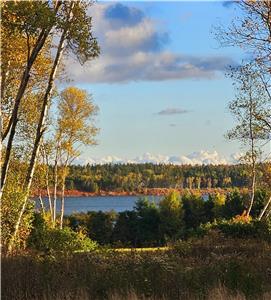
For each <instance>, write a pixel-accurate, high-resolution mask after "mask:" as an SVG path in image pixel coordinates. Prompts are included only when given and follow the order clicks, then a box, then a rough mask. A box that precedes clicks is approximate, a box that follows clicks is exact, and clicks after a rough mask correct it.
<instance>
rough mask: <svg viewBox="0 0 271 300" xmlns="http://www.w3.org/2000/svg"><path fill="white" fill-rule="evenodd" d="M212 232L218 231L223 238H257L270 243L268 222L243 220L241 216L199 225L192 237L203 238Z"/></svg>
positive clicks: (269, 225)
mask: <svg viewBox="0 0 271 300" xmlns="http://www.w3.org/2000/svg"><path fill="white" fill-rule="evenodd" d="M212 230H218V231H219V232H220V233H222V234H224V235H225V236H229V237H235V238H243V239H246V238H257V239H263V240H266V241H271V221H270V220H261V221H259V220H246V221H245V220H244V219H243V218H242V216H239V217H238V218H236V217H235V218H232V219H231V220H220V221H218V222H213V223H207V224H204V225H201V226H200V227H199V228H198V229H197V230H196V231H195V232H193V233H194V236H203V235H206V234H208V233H209V232H210V231H212Z"/></svg>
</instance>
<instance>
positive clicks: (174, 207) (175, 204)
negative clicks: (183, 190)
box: [159, 191, 183, 239]
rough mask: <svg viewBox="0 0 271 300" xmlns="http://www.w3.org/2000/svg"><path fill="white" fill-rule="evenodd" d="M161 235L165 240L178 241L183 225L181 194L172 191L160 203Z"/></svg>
mask: <svg viewBox="0 0 271 300" xmlns="http://www.w3.org/2000/svg"><path fill="white" fill-rule="evenodd" d="M159 208H160V218H161V234H162V236H164V238H165V239H167V238H170V239H176V238H177V237H178V236H179V234H180V231H181V227H182V224H183V205H182V202H181V197H180V194H179V193H178V192H177V191H171V192H170V193H169V194H168V195H167V196H165V197H164V199H163V200H161V201H160V202H159Z"/></svg>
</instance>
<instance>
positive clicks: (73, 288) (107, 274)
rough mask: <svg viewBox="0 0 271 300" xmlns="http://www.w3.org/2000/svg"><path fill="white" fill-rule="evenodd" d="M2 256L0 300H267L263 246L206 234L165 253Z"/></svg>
mask: <svg viewBox="0 0 271 300" xmlns="http://www.w3.org/2000/svg"><path fill="white" fill-rule="evenodd" d="M153 250H154V251H150V250H149V251H144V249H142V250H141V251H136V250H133V249H130V250H127V249H126V251H122V250H110V249H105V248H104V249H99V250H95V251H92V252H88V253H87V252H83V253H74V254H72V255H67V254H66V255H64V254H62V255H43V254H39V255H37V254H36V255H34V254H33V253H31V255H27V254H24V255H23V256H15V257H7V258H4V259H3V261H2V299H3V300H6V299H21V300H23V299H27V300H29V299H31V300H32V299H33V300H34V299H74V300H76V299H78V300H79V299H80V300H84V299H240V300H241V299H270V297H271V268H270V266H271V244H270V243H267V242H266V241H263V240H259V239H237V238H230V237H225V236H223V235H221V234H219V233H217V232H212V233H210V234H209V235H208V236H205V237H204V238H202V239H194V240H190V241H186V242H184V241H179V242H176V243H175V244H173V245H171V246H170V247H169V248H166V249H160V250H159V249H153Z"/></svg>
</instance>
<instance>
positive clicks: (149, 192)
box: [33, 188, 234, 198]
mask: <svg viewBox="0 0 271 300" xmlns="http://www.w3.org/2000/svg"><path fill="white" fill-rule="evenodd" d="M172 190H175V191H178V192H179V193H180V194H181V195H183V194H185V193H192V194H202V195H204V194H216V193H220V194H227V193H228V192H230V191H232V190H234V188H203V189H187V188H185V189H183V188H146V189H142V190H138V191H131V192H127V191H98V192H86V191H80V190H66V191H65V197H69V198H73V197H82V198H83V197H99V196H101V197H103V196H106V197H110V196H111V197H115V196H137V197H144V196H165V195H167V194H168V193H169V192H170V191H172ZM50 194H51V197H52V195H53V191H50ZM33 196H34V197H39V196H42V197H47V196H48V193H47V191H46V190H39V191H35V193H34V194H33ZM58 196H59V194H58Z"/></svg>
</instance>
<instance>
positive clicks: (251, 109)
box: [227, 65, 269, 216]
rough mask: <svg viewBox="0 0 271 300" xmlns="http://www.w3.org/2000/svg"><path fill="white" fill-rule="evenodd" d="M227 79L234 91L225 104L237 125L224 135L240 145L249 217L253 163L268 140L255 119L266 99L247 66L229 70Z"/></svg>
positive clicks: (266, 105)
mask: <svg viewBox="0 0 271 300" xmlns="http://www.w3.org/2000/svg"><path fill="white" fill-rule="evenodd" d="M231 78H232V79H233V80H234V86H235V88H236V96H235V99H234V100H233V101H232V102H231V103H230V104H229V110H230V112H231V113H232V114H233V116H234V118H235V120H236V122H237V125H236V126H235V127H234V128H233V129H232V130H230V131H229V132H228V133H227V137H228V138H229V139H232V140H234V139H235V140H238V141H240V142H241V145H242V149H243V150H244V151H245V154H244V155H243V156H242V157H241V158H240V160H241V161H243V162H245V163H247V164H248V166H249V172H250V178H251V182H250V203H249V207H248V209H247V212H246V215H247V216H249V215H250V212H251V209H252V206H253V203H254V196H255V189H256V177H257V164H258V163H259V162H260V161H261V155H262V151H261V148H262V143H263V142H264V141H265V140H266V139H268V138H269V135H268V132H267V131H266V129H265V128H263V127H262V126H261V122H260V121H259V119H258V118H257V117H256V116H257V115H259V114H262V112H263V111H266V110H267V109H268V97H267V95H266V92H265V90H264V89H263V86H262V82H261V80H260V79H259V76H258V74H257V73H256V72H255V71H254V69H253V67H252V66H251V65H246V66H242V67H239V68H236V69H233V70H232V73H231Z"/></svg>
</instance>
